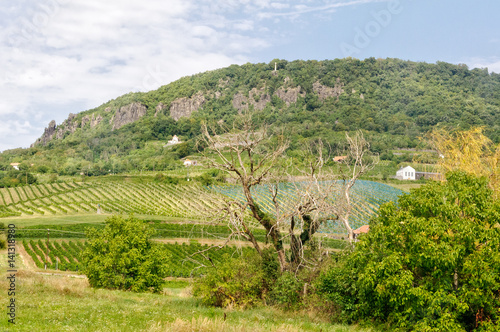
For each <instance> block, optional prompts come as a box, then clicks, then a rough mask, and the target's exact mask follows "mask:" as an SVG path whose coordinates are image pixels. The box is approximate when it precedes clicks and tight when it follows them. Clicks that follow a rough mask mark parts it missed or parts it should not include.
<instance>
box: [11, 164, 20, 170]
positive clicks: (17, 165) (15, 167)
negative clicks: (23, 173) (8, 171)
mask: <svg viewBox="0 0 500 332" xmlns="http://www.w3.org/2000/svg"><path fill="white" fill-rule="evenodd" d="M19 165H20V163H11V164H10V166H12V167H14V169H15V170H16V171H19Z"/></svg>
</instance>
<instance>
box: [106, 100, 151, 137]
mask: <svg viewBox="0 0 500 332" xmlns="http://www.w3.org/2000/svg"><path fill="white" fill-rule="evenodd" d="M146 111H147V109H146V106H144V105H142V104H141V103H132V104H130V105H127V106H123V107H120V109H119V110H118V111H116V113H115V115H114V116H113V117H112V118H111V120H110V121H109V123H110V124H111V125H112V128H111V130H115V129H119V128H121V127H123V126H124V125H126V124H129V123H132V122H135V121H137V120H139V119H140V118H142V117H143V116H144V115H146Z"/></svg>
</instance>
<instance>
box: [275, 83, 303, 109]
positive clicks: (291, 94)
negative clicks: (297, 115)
mask: <svg viewBox="0 0 500 332" xmlns="http://www.w3.org/2000/svg"><path fill="white" fill-rule="evenodd" d="M274 94H275V95H276V96H277V97H278V98H280V99H281V100H283V101H284V102H285V103H286V105H287V106H290V104H291V103H296V102H297V98H298V97H299V96H301V97H305V95H306V94H305V92H302V91H301V87H300V86H298V87H296V88H285V87H281V88H279V89H278V90H276V91H275V92H274Z"/></svg>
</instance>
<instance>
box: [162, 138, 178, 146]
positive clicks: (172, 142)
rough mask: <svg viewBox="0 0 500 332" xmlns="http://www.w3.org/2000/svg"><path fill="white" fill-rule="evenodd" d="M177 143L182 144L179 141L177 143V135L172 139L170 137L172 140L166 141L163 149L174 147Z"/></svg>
mask: <svg viewBox="0 0 500 332" xmlns="http://www.w3.org/2000/svg"><path fill="white" fill-rule="evenodd" d="M179 143H182V142H181V141H179V137H177V135H174V137H172V139H171V140H170V141H168V142H167V144H166V145H164V146H163V147H167V146H171V145H176V144H179Z"/></svg>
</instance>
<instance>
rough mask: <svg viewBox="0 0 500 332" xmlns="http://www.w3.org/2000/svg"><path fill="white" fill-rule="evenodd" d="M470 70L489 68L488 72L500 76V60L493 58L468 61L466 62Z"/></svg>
mask: <svg viewBox="0 0 500 332" xmlns="http://www.w3.org/2000/svg"><path fill="white" fill-rule="evenodd" d="M465 63H467V65H468V66H469V68H471V69H472V68H480V69H483V68H488V71H489V72H490V73H491V72H495V73H497V74H500V58H497V57H491V58H472V59H470V60H468V61H465Z"/></svg>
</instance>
